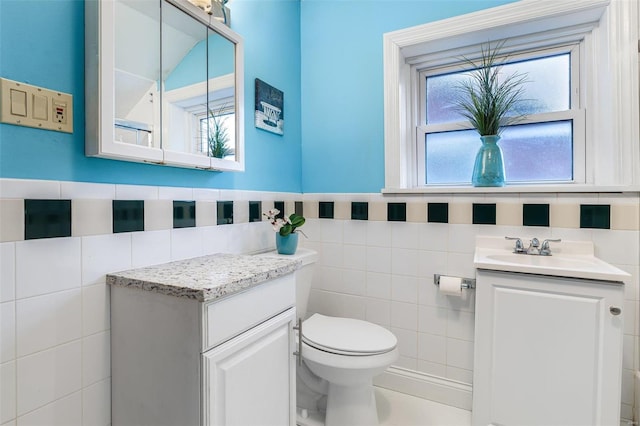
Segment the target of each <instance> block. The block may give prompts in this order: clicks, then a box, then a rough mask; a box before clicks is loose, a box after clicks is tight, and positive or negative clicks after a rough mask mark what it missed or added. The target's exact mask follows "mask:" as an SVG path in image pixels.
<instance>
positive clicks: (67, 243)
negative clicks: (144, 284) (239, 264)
mask: <svg viewBox="0 0 640 426" xmlns="http://www.w3.org/2000/svg"><path fill="white" fill-rule="evenodd" d="M0 183H1V186H0V189H1V190H2V196H6V195H5V194H8V195H11V196H12V197H15V198H24V197H26V196H28V197H33V198H39V196H42V197H44V198H60V196H61V191H62V194H63V195H62V196H63V197H65V198H66V197H69V198H75V197H79V198H83V199H84V200H83V201H86V204H87V205H90V204H91V203H92V202H94V201H96V200H93V201H92V200H89V199H90V198H93V199H96V198H97V199H102V200H100V201H103V200H108V199H109V198H113V197H116V198H117V199H137V200H148V199H152V200H156V202H158V203H165V202H166V200H160V201H158V198H159V197H170V196H171V197H172V196H174V195H181V196H185V197H186V196H187V195H190V194H191V193H190V192H188V190H187V191H186V192H185V190H184V189H177V190H175V191H174V190H162V191H161V190H160V189H159V188H158V187H147V186H127V185H94V184H81V183H70V182H66V183H65V182H63V183H54V184H52V183H51V182H46V183H43V184H42V187H40V186H39V185H38V184H37V183H34V182H24V181H18V180H16V181H9V182H8V181H7V180H6V179H4V180H0ZM218 195H219V192H218V191H217V190H204V189H203V190H195V191H194V192H193V194H192V195H191V196H190V197H188V198H189V199H191V198H193V197H196V196H197V197H199V198H198V199H207V200H210V199H212V200H215V199H216V198H217V196H218ZM226 195H227V196H230V197H232V196H233V192H229V193H227V194H226ZM254 195H255V194H254ZM232 198H233V197H232ZM254 198H255V197H254ZM98 202H99V201H98ZM102 205H103V206H104V205H105V204H104V202H103V203H102ZM167 205H168V206H169V207H170V205H171V203H170V202H169V203H168V204H167ZM168 211H169V213H171V211H170V209H168ZM85 225H87V226H88V227H89V228H92V227H93V224H92V223H91V221H89V222H88V223H87V224H85ZM85 229H86V228H85ZM274 245H275V239H274V235H273V231H272V230H271V228H270V226H269V225H268V224H266V223H264V224H262V223H251V224H249V223H244V224H237V225H226V226H215V225H214V226H205V227H198V228H189V229H175V230H174V229H164V230H156V231H146V232H132V233H121V234H111V233H108V234H105V235H86V236H74V237H70V238H52V239H42V240H30V241H18V242H4V243H0V321H1V323H0V392H1V394H2V398H0V399H1V405H0V424H1V425H2V426H8V425H12V426H16V425H25V426H26V425H47V426H50V425H53V426H55V425H60V426H71V425H84V426H89V425H91V426H94V425H95V426H108V425H110V423H111V396H110V393H111V389H110V388H111V380H110V377H111V371H110V346H109V345H110V313H109V295H110V288H109V286H107V285H106V284H105V282H106V274H107V273H109V272H114V271H118V270H124V269H129V268H132V267H143V266H148V265H152V264H158V263H164V262H169V261H171V260H173V259H176V258H184V257H190V256H198V255H201V254H204V253H215V252H235V253H248V252H256V251H262V250H266V249H271V248H273V246H274ZM358 275H362V277H360V278H358ZM346 282H349V283H353V284H352V285H355V286H361V287H362V288H363V289H362V290H361V292H362V293H364V287H363V286H364V282H365V278H364V270H360V271H359V273H355V274H351V275H350V276H349V278H348V279H347V280H346ZM362 306H363V307H362V317H363V318H364V304H363V305H362Z"/></svg>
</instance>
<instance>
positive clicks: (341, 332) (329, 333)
mask: <svg viewBox="0 0 640 426" xmlns="http://www.w3.org/2000/svg"><path fill="white" fill-rule="evenodd" d="M302 341H303V342H304V343H306V344H307V345H309V346H311V347H314V348H316V349H319V350H321V351H325V352H329V353H333V354H338V355H348V356H371V355H378V354H384V353H387V352H390V351H392V350H393V349H395V347H396V345H397V344H398V340H397V338H396V336H395V335H394V334H393V333H391V332H390V331H389V330H387V329H386V328H384V327H381V326H379V325H376V324H372V323H370V322H367V321H362V320H357V319H353V318H339V317H328V316H324V315H320V314H314V315H312V316H311V317H310V318H309V319H307V320H306V321H304V322H303V324H302Z"/></svg>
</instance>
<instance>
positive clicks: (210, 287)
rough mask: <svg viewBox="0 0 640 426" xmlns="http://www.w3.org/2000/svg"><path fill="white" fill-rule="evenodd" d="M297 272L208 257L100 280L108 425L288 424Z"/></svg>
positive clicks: (285, 265)
mask: <svg viewBox="0 0 640 426" xmlns="http://www.w3.org/2000/svg"><path fill="white" fill-rule="evenodd" d="M299 266H300V262H299V261H294V260H287V259H267V258H260V257H258V256H238V255H229V254H216V255H210V256H204V257H198V258H194V259H187V260H183V261H177V262H171V263H167V264H162V265H157V266H152V267H147V268H141V269H136V270H131V271H124V272H118V273H114V274H110V275H107V282H108V284H110V285H111V383H112V385H111V386H112V392H111V394H112V424H113V425H114V426H118V425H126V426H129V425H154V426H159V425H167V426H175V425H181V426H191V425H193V426H198V425H252V424H254V425H257V424H260V425H295V361H294V355H293V352H294V351H295V339H294V334H293V326H294V324H295V320H296V315H295V281H294V274H293V272H294V271H295V270H296V269H297V268H298V267H299Z"/></svg>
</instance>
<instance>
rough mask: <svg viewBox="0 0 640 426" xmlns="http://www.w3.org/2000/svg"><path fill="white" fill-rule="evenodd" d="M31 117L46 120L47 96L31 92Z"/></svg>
mask: <svg viewBox="0 0 640 426" xmlns="http://www.w3.org/2000/svg"><path fill="white" fill-rule="evenodd" d="M32 105H33V118H34V119H36V120H48V114H47V112H48V111H49V109H48V108H47V97H46V96H44V95H37V94H35V93H34V94H33V104H32Z"/></svg>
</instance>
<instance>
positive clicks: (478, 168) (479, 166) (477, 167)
mask: <svg viewBox="0 0 640 426" xmlns="http://www.w3.org/2000/svg"><path fill="white" fill-rule="evenodd" d="M480 139H481V140H482V146H481V147H480V149H479V150H478V154H477V155H476V162H475V164H474V166H473V175H472V176H471V183H472V184H473V186H504V163H503V162H502V150H501V149H500V147H499V146H498V141H499V140H500V136H497V135H491V136H480Z"/></svg>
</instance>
